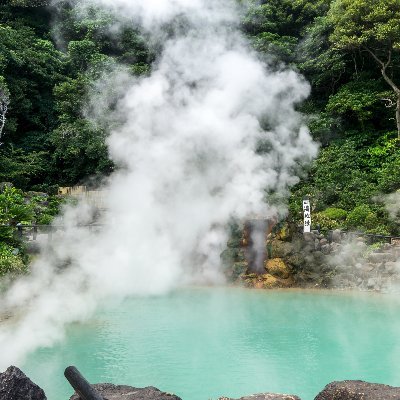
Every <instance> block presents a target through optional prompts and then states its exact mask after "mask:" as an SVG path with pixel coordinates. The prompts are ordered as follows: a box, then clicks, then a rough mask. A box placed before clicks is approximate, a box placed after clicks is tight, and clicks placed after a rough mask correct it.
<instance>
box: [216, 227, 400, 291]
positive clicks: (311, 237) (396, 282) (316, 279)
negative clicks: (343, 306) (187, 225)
mask: <svg viewBox="0 0 400 400" xmlns="http://www.w3.org/2000/svg"><path fill="white" fill-rule="evenodd" d="M265 253H266V254H267V256H268V257H267V260H266V261H265V265H264V268H265V272H264V273H262V274H255V273H249V270H250V269H249V263H248V261H247V260H246V257H245V249H244V248H243V246H242V244H241V241H240V240H239V241H238V240H236V241H231V242H230V243H228V249H227V250H226V251H225V253H224V254H223V260H224V262H225V265H227V267H226V269H225V273H226V276H227V278H228V280H229V281H230V282H233V283H234V284H239V285H244V286H246V287H250V288H257V289H276V288H324V289H341V290H344V289H357V290H363V291H378V292H390V291H399V290H400V262H399V261H398V260H400V245H399V243H397V242H396V243H393V244H390V243H375V244H373V245H368V244H367V238H366V237H364V236H362V235H359V234H356V233H347V232H342V231H340V230H335V231H333V232H330V233H329V234H325V235H324V234H323V233H320V232H318V231H312V232H311V233H305V234H299V233H296V234H293V235H291V236H290V237H288V236H285V235H284V234H276V235H274V236H272V235H269V237H268V238H267V240H266V243H265Z"/></svg>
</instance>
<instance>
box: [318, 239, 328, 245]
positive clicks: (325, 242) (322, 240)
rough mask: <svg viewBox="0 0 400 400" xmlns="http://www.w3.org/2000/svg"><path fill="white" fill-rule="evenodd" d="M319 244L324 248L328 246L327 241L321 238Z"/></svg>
mask: <svg viewBox="0 0 400 400" xmlns="http://www.w3.org/2000/svg"><path fill="white" fill-rule="evenodd" d="M319 243H320V245H321V246H324V245H326V244H328V240H327V239H325V238H323V239H321V240H320V242H319Z"/></svg>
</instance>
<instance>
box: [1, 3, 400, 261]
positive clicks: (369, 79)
mask: <svg viewBox="0 0 400 400" xmlns="http://www.w3.org/2000/svg"><path fill="white" fill-rule="evenodd" d="M46 3H47V2H46V1H36V2H33V1H28V0H9V1H5V2H3V3H2V5H1V6H0V142H1V145H0V182H10V183H12V185H13V188H10V185H4V184H3V185H2V189H1V190H2V193H1V194H0V222H2V223H5V224H7V223H8V222H9V221H11V220H18V219H20V220H21V219H22V220H27V219H32V218H36V220H37V219H38V218H44V220H46V218H47V219H48V218H50V217H51V215H54V214H55V213H56V211H57V207H56V205H55V204H56V203H57V201H56V200H54V201H47V202H43V201H42V203H41V202H40V199H39V200H38V198H37V196H36V197H35V196H34V195H31V198H32V199H33V200H32V201H30V202H28V203H29V207H30V208H29V207H28V206H27V205H26V204H27V201H26V198H25V200H24V196H23V192H47V193H49V194H54V193H55V192H56V190H57V187H58V186H72V185H76V184H80V183H82V182H87V180H88V179H89V178H91V180H92V181H93V180H94V181H96V178H97V177H98V178H101V177H102V176H104V175H107V174H109V173H110V172H112V171H113V169H114V166H113V164H112V162H110V160H109V158H108V155H107V147H106V144H105V138H106V131H105V129H103V128H102V127H101V126H99V125H96V124H94V123H93V122H91V121H90V119H88V118H86V117H85V106H86V104H87V100H88V96H89V93H90V92H91V90H93V85H94V82H95V81H96V80H97V79H98V78H99V77H100V76H101V74H102V73H103V72H104V71H106V70H107V69H108V68H110V67H111V66H113V65H115V64H116V63H119V64H124V65H126V66H127V67H128V68H129V70H130V71H131V73H132V74H134V75H141V74H147V73H149V71H151V68H152V63H153V61H154V60H155V59H156V50H155V49H154V48H151V47H150V46H149V44H148V43H147V41H146V38H145V37H144V36H143V35H142V34H141V33H140V32H139V31H138V30H136V29H135V28H134V27H126V28H124V29H123V30H121V31H120V32H119V33H118V35H117V36H116V35H115V34H114V35H111V34H110V29H109V28H110V26H112V24H113V23H114V22H115V21H114V19H113V16H112V15H110V14H107V13H105V12H102V11H99V10H97V9H93V10H92V13H91V14H89V15H87V16H86V17H85V18H84V19H82V18H77V15H75V14H76V12H77V11H76V9H75V8H73V7H71V5H70V2H63V1H60V2H58V3H57V8H56V9H55V8H54V7H53V8H52V7H50V6H49V5H48V4H46ZM246 4H247V3H246ZM399 26H400V3H399V1H398V0H262V1H255V0H254V1H250V5H248V4H247V5H246V12H245V15H244V17H243V20H242V24H241V29H242V30H243V33H244V34H245V35H246V37H247V38H248V40H249V43H250V44H251V46H253V47H254V49H255V50H256V51H257V52H258V54H259V56H260V57H261V58H265V59H266V62H268V63H269V64H270V65H271V66H272V67H273V68H276V69H281V68H288V67H289V68H292V69H295V70H296V71H298V72H299V73H301V74H302V75H304V76H305V78H306V79H307V80H308V81H309V82H310V84H311V88H312V91H311V96H310V97H309V98H308V100H307V101H305V102H304V103H303V104H302V105H301V106H300V111H301V112H302V113H303V114H304V118H305V120H306V122H307V124H308V126H309V127H310V130H311V132H312V135H313V137H314V139H315V140H316V141H318V142H319V143H320V144H321V150H320V154H319V156H318V158H317V159H316V160H315V161H314V163H313V164H312V165H310V166H309V167H308V169H307V171H305V172H304V176H303V177H302V180H301V182H300V183H299V184H298V185H297V186H296V187H295V188H294V190H293V193H292V196H291V198H290V199H288V201H289V210H290V214H289V218H290V219H292V220H293V221H295V222H300V221H301V199H302V198H304V197H306V196H308V197H310V199H311V202H312V205H313V211H314V214H313V215H314V217H313V218H314V219H313V223H315V224H319V225H320V226H321V228H322V229H332V228H336V227H342V228H346V229H357V230H363V231H366V232H372V233H382V234H399V227H398V225H396V224H395V222H394V221H392V220H390V219H389V217H388V211H387V209H385V206H384V198H385V195H387V194H389V193H393V192H395V191H397V190H399V189H400V152H399V143H400V141H399V137H400V29H399ZM44 203H46V204H45V205H44V206H42V205H41V204H44ZM49 204H50V205H49ZM11 205H12V207H11ZM27 207H28V208H29V210H26V208H27ZM43 207H45V208H46V209H45V210H44V209H43ZM10 210H14V211H13V212H11V211H10ZM38 210H39V211H38ZM43 210H44V211H43ZM27 212H28V213H27ZM24 213H25V214H24ZM1 235H2V237H1V239H2V240H3V243H8V245H7V247H5V246H6V245H3V247H2V248H1V249H2V250H1V249H0V250H1V251H2V253H1V251H0V253H1V254H3V256H4V255H5V254H7V255H8V256H10V257H16V255H15V254H14V253H15V252H14V253H13V252H12V248H13V246H12V238H11V234H10V232H9V231H8V230H7V231H4V232H3V233H2V234H1Z"/></svg>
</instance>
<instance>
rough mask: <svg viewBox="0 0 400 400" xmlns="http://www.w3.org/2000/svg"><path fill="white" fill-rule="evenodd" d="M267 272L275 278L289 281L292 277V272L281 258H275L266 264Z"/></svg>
mask: <svg viewBox="0 0 400 400" xmlns="http://www.w3.org/2000/svg"><path fill="white" fill-rule="evenodd" d="M265 269H266V270H267V272H268V273H269V274H271V275H273V276H275V277H278V278H282V279H287V278H289V276H290V270H289V268H288V266H287V265H286V264H285V262H284V261H283V260H282V259H281V258H273V259H272V260H267V261H266V262H265Z"/></svg>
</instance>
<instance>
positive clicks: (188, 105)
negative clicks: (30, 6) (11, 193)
mask: <svg viewBox="0 0 400 400" xmlns="http://www.w3.org/2000/svg"><path fill="white" fill-rule="evenodd" d="M82 4H83V5H85V4H88V5H90V4H94V2H93V1H90V2H89V1H88V2H87V3H85V2H81V11H82V13H84V6H83V7H82ZM97 4H98V5H99V6H102V7H105V8H107V9H110V10H112V11H113V12H114V13H116V14H117V15H120V16H121V24H122V23H126V21H127V20H129V19H130V20H133V21H135V23H137V24H141V27H142V29H144V31H145V32H146V35H148V37H149V40H152V41H154V42H157V43H158V44H159V46H160V49H162V50H161V53H160V54H159V56H158V58H157V60H156V62H155V64H154V65H153V68H152V72H151V74H150V75H149V76H145V77H141V78H134V77H130V76H129V75H128V74H127V73H126V72H125V71H124V68H123V67H120V66H117V67H116V68H115V71H113V72H112V73H111V74H109V75H108V76H106V77H105V78H104V79H103V80H102V81H101V82H99V87H102V88H103V89H104V91H103V92H104V93H105V94H106V93H107V88H108V89H110V87H111V88H112V89H113V91H114V93H115V92H117V95H116V97H117V98H119V99H120V100H119V102H118V104H117V106H116V107H115V111H110V110H108V116H109V120H110V121H118V124H114V127H113V128H110V135H109V137H108V139H107V144H108V146H109V151H110V157H111V158H112V159H113V160H114V162H115V163H116V164H117V165H118V166H119V167H120V168H119V169H118V171H117V172H115V173H114V174H113V175H112V176H111V178H110V179H109V180H108V183H107V184H106V185H105V187H104V191H105V193H106V198H105V199H104V202H105V205H106V208H107V211H106V212H105V213H104V214H103V215H102V217H101V220H100V221H99V222H100V223H101V224H102V228H101V229H100V230H99V231H97V232H95V231H92V230H89V229H88V228H87V227H85V224H86V223H89V222H90V221H91V220H92V217H93V215H92V214H93V210H91V209H90V207H89V206H88V205H87V204H85V203H84V202H81V203H80V204H78V206H76V207H70V208H68V209H66V210H65V212H64V215H63V217H62V220H60V221H57V222H56V223H58V224H60V223H62V224H63V225H65V231H64V233H63V235H60V236H59V237H58V238H55V240H54V241H53V243H52V244H51V246H50V247H48V248H46V249H44V250H43V253H42V256H41V257H40V258H39V259H38V260H37V261H36V262H35V263H34V265H33V267H32V274H31V275H30V276H27V277H25V278H23V279H20V280H19V281H18V282H16V283H15V284H14V285H13V286H12V287H11V288H10V289H9V290H8V292H7V293H5V295H4V296H3V297H2V298H1V303H0V306H1V307H2V309H7V310H10V312H11V313H14V314H15V315H16V318H14V319H12V320H10V321H9V322H8V323H2V324H1V325H0V351H1V354H2V357H1V360H0V369H4V368H5V367H7V366H8V365H10V364H18V363H20V362H21V361H22V360H23V359H24V357H25V356H26V355H27V354H28V353H29V352H31V351H33V350H34V349H36V348H37V347H40V346H50V345H52V344H53V343H54V342H56V341H58V340H62V338H63V335H64V328H65V326H66V324H68V323H70V322H72V321H79V320H84V319H86V318H87V317H88V316H89V315H90V314H91V313H92V312H93V311H94V310H95V309H96V307H97V306H98V305H99V304H100V303H102V302H104V301H106V300H107V299H109V298H118V297H121V298H122V297H125V296H130V295H149V294H162V293H165V292H167V291H169V290H171V289H173V288H175V287H177V286H179V285H182V284H188V283H196V282H200V283H221V282H223V277H222V274H221V272H220V268H219V266H220V253H221V252H222V250H223V248H224V246H225V244H226V241H227V226H228V224H229V223H230V221H232V219H239V220H244V219H246V218H250V217H252V216H255V215H256V216H260V215H261V216H263V217H270V218H272V217H274V216H277V215H281V216H282V215H284V214H285V212H286V209H285V206H284V205H283V204H282V205H280V204H276V202H274V204H273V205H272V203H271V202H270V201H269V197H268V193H273V194H274V198H276V197H277V196H276V195H278V197H285V196H286V195H287V194H288V189H289V188H290V186H292V185H293V184H295V183H297V181H298V177H297V174H298V173H299V171H300V167H301V165H302V163H304V162H308V161H310V160H311V159H312V157H314V156H315V155H316V152H317V145H316V144H315V143H313V142H312V139H311V137H310V135H309V132H308V130H307V128H306V127H305V126H303V125H302V118H301V115H300V114H299V113H298V112H296V110H295V106H296V104H297V103H299V102H300V101H301V100H303V99H304V98H305V97H306V96H307V95H308V94H309V85H308V84H307V83H306V82H305V81H304V79H302V78H301V77H300V76H299V75H298V74H296V73H295V72H294V71H291V70H289V69H283V68H282V69H281V70H278V71H277V70H272V68H271V67H269V66H268V65H265V64H263V63H262V62H261V61H260V60H259V59H258V57H257V55H256V54H255V53H254V52H253V51H252V50H250V48H249V46H248V43H247V42H246V40H245V39H244V37H243V36H242V35H241V33H240V31H239V29H238V26H239V20H240V14H239V10H238V9H237V8H236V7H235V2H234V1H228V0H224V1H208V0H197V1H193V0H191V1H187V0H163V1H155V0H153V1H149V0H147V1H146V2H143V1H141V0H140V1H139V0H133V1H128V0H114V1H112V2H111V1H105V0H101V1H100V0H99V1H98V3H97ZM115 29H118V27H115ZM167 32H168V34H167ZM98 96H99V95H98V94H97V95H96V98H94V99H92V101H91V103H92V104H91V106H90V107H88V108H89V109H90V110H91V115H90V118H92V119H96V118H99V119H102V118H104V114H103V113H102V111H103V110H104V106H107V101H108V99H107V96H106V95H104V98H101V97H98ZM96 105H97V106H96ZM113 109H114V108H113ZM96 113H98V114H96ZM115 126H117V127H115ZM261 148H262V149H264V150H263V151H259V150H260V149H261Z"/></svg>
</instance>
